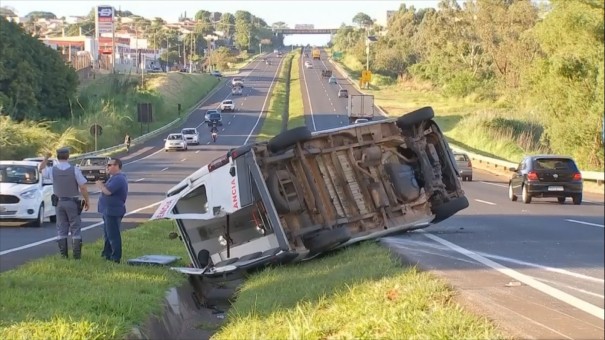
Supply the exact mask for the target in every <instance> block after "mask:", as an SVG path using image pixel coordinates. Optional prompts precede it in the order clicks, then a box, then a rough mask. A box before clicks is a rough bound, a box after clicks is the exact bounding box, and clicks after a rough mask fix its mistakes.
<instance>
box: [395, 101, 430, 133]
mask: <svg viewBox="0 0 605 340" xmlns="http://www.w3.org/2000/svg"><path fill="white" fill-rule="evenodd" d="M433 117H435V111H433V108H432V107H430V106H425V107H422V108H420V109H418V110H415V111H412V112H410V113H406V114H404V115H403V116H401V117H399V118H398V119H397V126H398V127H399V128H400V129H403V128H406V127H409V126H410V125H416V124H418V123H420V122H423V121H425V120H431V119H433Z"/></svg>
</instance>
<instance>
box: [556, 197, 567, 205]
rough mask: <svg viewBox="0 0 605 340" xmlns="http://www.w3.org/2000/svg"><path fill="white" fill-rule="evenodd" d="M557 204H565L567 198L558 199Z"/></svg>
mask: <svg viewBox="0 0 605 340" xmlns="http://www.w3.org/2000/svg"><path fill="white" fill-rule="evenodd" d="M557 202H559V203H560V204H563V203H565V197H557Z"/></svg>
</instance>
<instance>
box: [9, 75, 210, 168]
mask: <svg viewBox="0 0 605 340" xmlns="http://www.w3.org/2000/svg"><path fill="white" fill-rule="evenodd" d="M217 83H218V79H216V78H215V77H212V76H209V75H200V74H182V73H168V74H154V75H147V76H146V86H145V89H140V88H139V87H140V86H139V85H140V77H138V76H129V75H105V76H100V77H97V79H95V80H92V81H90V82H88V83H87V84H86V85H85V86H83V87H82V88H81V89H80V93H79V96H78V99H77V100H74V102H72V114H71V118H70V119H67V120H64V121H59V122H42V123H38V122H29V121H25V122H23V123H15V122H13V121H11V120H9V119H7V118H6V117H1V121H0V128H1V130H2V134H1V136H0V148H1V149H2V150H4V151H3V152H2V159H22V158H24V157H33V156H36V155H40V154H42V153H43V152H45V151H51V152H53V151H54V150H55V149H56V148H58V147H60V146H65V145H68V146H71V147H72V150H73V151H74V153H79V152H87V151H93V150H94V137H93V136H91V134H90V132H89V129H90V126H91V125H93V124H95V123H96V124H99V125H101V127H102V128H103V133H102V135H101V136H99V139H98V141H97V143H98V149H103V148H106V147H110V146H114V145H116V144H119V143H121V142H122V141H123V140H124V136H125V135H126V134H127V133H128V134H130V136H131V137H133V138H135V137H137V136H139V135H140V134H141V126H140V123H137V103H138V102H150V103H152V104H153V119H154V122H153V123H151V124H150V125H149V131H152V130H154V129H157V128H159V127H161V126H164V125H166V124H167V123H169V122H171V121H173V120H174V119H176V118H178V112H177V104H178V103H180V104H181V108H182V109H181V114H182V115H184V114H185V113H186V112H187V110H188V109H189V108H190V107H191V106H193V105H194V104H196V103H197V102H198V101H199V100H200V99H201V98H203V97H204V96H205V95H206V94H208V92H210V91H211V90H212V89H213V88H214V86H216V84H217ZM146 132H147V126H146V125H145V126H144V129H143V133H146ZM40 136H44V138H40Z"/></svg>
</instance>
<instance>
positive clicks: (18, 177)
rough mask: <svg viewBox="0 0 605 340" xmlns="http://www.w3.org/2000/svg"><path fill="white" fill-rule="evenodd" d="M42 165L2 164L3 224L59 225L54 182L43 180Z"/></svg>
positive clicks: (0, 217)
mask: <svg viewBox="0 0 605 340" xmlns="http://www.w3.org/2000/svg"><path fill="white" fill-rule="evenodd" d="M38 164H39V162H34V161H0V221H2V220H4V221H15V220H16V221H28V222H31V223H32V225H33V226H34V227H38V228H39V227H41V226H42V224H43V223H44V220H45V219H46V218H47V217H48V218H50V221H51V222H56V215H55V208H54V207H53V206H52V203H51V199H50V197H51V196H52V194H53V186H52V181H49V180H43V178H42V175H41V173H40V171H38Z"/></svg>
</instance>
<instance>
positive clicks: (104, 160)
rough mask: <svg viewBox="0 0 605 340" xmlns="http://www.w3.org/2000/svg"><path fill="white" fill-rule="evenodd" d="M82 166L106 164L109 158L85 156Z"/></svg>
mask: <svg viewBox="0 0 605 340" xmlns="http://www.w3.org/2000/svg"><path fill="white" fill-rule="evenodd" d="M80 165H81V166H105V165H107V158H85V159H83V160H82V161H81V162H80Z"/></svg>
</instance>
